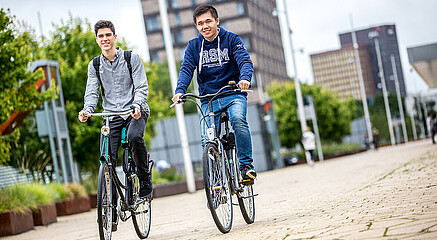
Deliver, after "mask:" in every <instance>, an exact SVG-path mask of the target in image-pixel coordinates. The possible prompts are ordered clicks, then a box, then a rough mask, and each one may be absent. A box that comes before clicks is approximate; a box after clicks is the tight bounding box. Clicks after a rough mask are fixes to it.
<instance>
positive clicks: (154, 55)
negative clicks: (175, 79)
mask: <svg viewBox="0 0 437 240" xmlns="http://www.w3.org/2000/svg"><path fill="white" fill-rule="evenodd" d="M150 58H151V59H152V62H159V56H158V52H156V51H155V52H151V53H150Z"/></svg>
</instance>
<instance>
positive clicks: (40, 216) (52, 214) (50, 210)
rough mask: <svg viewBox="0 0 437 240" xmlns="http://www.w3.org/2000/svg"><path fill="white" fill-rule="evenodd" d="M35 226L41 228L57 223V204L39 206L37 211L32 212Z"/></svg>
mask: <svg viewBox="0 0 437 240" xmlns="http://www.w3.org/2000/svg"><path fill="white" fill-rule="evenodd" d="M32 215H33V225H35V226H41V225H48V224H50V223H54V222H57V221H58V220H57V219H56V216H57V214H56V204H55V203H52V204H45V205H39V206H38V207H37V209H36V210H34V211H32Z"/></svg>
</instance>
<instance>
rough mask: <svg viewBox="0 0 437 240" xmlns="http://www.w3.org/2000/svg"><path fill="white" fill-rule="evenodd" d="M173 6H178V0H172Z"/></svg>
mask: <svg viewBox="0 0 437 240" xmlns="http://www.w3.org/2000/svg"><path fill="white" fill-rule="evenodd" d="M170 1H171V7H172V8H178V0H170Z"/></svg>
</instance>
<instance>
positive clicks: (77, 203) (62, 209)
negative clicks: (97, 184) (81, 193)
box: [56, 196, 90, 216]
mask: <svg viewBox="0 0 437 240" xmlns="http://www.w3.org/2000/svg"><path fill="white" fill-rule="evenodd" d="M89 210H90V198H89V197H88V196H87V197H79V198H74V199H68V200H64V201H62V202H57V203H56V213H57V215H58V216H65V215H71V214H75V213H81V212H87V211H89Z"/></svg>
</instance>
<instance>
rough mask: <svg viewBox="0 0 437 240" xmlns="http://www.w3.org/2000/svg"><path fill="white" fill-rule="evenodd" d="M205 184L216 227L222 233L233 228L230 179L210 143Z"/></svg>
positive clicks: (216, 151)
mask: <svg viewBox="0 0 437 240" xmlns="http://www.w3.org/2000/svg"><path fill="white" fill-rule="evenodd" d="M203 183H204V185H205V193H206V199H207V205H208V208H209V210H210V211H211V215H212V218H213V219H214V222H215V225H216V226H217V228H218V229H219V230H220V231H221V232H222V233H227V232H229V231H230V230H231V227H232V218H233V215H232V214H233V213H232V197H231V191H230V187H229V182H228V179H227V178H226V174H225V171H224V169H223V166H222V162H221V157H220V153H219V152H218V150H217V147H216V146H215V145H214V144H211V143H208V144H207V145H206V147H205V149H204V152H203Z"/></svg>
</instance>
